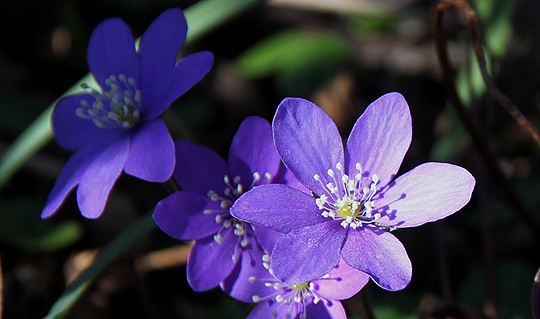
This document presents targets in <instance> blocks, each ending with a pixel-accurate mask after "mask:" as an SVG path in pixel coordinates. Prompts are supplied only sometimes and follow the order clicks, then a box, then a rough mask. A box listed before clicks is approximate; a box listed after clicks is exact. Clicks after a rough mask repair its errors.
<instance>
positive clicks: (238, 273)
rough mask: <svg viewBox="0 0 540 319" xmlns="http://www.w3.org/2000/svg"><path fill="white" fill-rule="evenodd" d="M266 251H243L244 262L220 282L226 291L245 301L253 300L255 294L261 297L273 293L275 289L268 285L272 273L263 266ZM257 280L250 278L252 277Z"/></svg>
mask: <svg viewBox="0 0 540 319" xmlns="http://www.w3.org/2000/svg"><path fill="white" fill-rule="evenodd" d="M264 254H265V252H264V251H263V250H262V249H260V247H259V249H250V250H244V251H242V262H241V265H239V266H240V267H235V269H234V271H233V272H232V273H231V274H230V275H229V276H228V277H227V278H226V279H225V280H224V281H223V282H222V283H221V284H220V286H221V288H222V289H223V291H224V292H226V293H227V294H229V295H230V296H231V297H233V298H235V299H237V300H240V301H243V302H250V303H251V302H253V299H252V298H253V296H254V295H258V296H261V297H264V296H269V295H272V294H273V293H274V292H275V290H274V289H273V288H272V287H266V286H265V283H266V282H267V280H265V279H267V278H272V275H270V273H269V272H268V270H267V269H266V268H264V266H263V260H262V257H263V255H264ZM252 277H253V278H255V280H250V278H252Z"/></svg>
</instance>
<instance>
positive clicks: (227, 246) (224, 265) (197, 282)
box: [187, 230, 237, 292]
mask: <svg viewBox="0 0 540 319" xmlns="http://www.w3.org/2000/svg"><path fill="white" fill-rule="evenodd" d="M222 236H223V242H222V243H221V244H218V243H217V242H216V241H215V240H214V238H213V237H212V236H210V237H206V238H203V239H200V240H197V241H195V244H194V245H193V247H192V248H191V252H190V253H189V257H188V262H187V278H188V282H189V285H190V286H191V288H193V290H195V291H197V292H201V291H206V290H209V289H212V288H214V287H216V286H217V285H218V284H219V283H220V282H221V281H223V280H224V279H225V278H227V276H229V274H230V273H231V271H232V270H233V268H234V266H235V263H234V262H233V260H232V256H233V254H234V247H235V246H236V238H237V236H236V235H234V234H233V232H232V231H229V230H227V231H224V232H222Z"/></svg>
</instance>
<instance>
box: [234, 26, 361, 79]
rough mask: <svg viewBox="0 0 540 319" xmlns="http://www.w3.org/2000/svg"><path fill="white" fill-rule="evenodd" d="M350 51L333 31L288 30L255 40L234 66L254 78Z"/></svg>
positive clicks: (325, 62)
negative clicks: (258, 40)
mask: <svg viewBox="0 0 540 319" xmlns="http://www.w3.org/2000/svg"><path fill="white" fill-rule="evenodd" d="M350 54H351V52H350V48H349V46H348V45H347V43H346V41H345V40H344V39H342V38H341V37H340V36H339V35H337V34H335V33H333V32H329V31H325V32H308V31H302V30H288V31H285V32H282V33H279V34H276V35H273V36H270V37H268V38H266V39H264V40H263V41H261V42H260V43H258V44H256V45H255V46H254V47H252V48H251V49H249V50H248V51H247V52H245V53H244V54H243V55H241V56H240V57H239V58H238V59H237V61H236V66H237V68H238V70H239V71H240V73H241V74H242V75H243V76H245V77H247V78H251V79H257V78H262V77H266V76H269V75H273V74H275V73H277V72H279V71H288V70H298V69H306V68H309V67H311V66H325V65H328V63H329V62H331V61H343V60H346V59H348V58H349V56H350Z"/></svg>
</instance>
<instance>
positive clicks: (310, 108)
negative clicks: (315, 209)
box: [272, 98, 345, 195]
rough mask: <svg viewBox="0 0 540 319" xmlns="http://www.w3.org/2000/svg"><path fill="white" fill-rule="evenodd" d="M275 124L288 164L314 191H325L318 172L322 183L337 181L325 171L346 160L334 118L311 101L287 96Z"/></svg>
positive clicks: (320, 193) (281, 148)
mask: <svg viewBox="0 0 540 319" xmlns="http://www.w3.org/2000/svg"><path fill="white" fill-rule="evenodd" d="M272 128H273V132H274V141H275V144H276V148H277V150H278V153H279V155H280V156H281V159H282V160H283V163H284V164H285V166H287V168H288V169H289V170H291V172H292V173H293V174H294V175H295V176H296V177H297V178H298V180H299V181H300V182H301V183H302V184H304V185H305V186H306V187H307V188H309V189H310V190H312V191H313V192H315V194H317V195H322V194H325V193H326V191H325V189H324V187H323V186H322V185H321V183H320V182H318V181H316V180H315V179H314V176H315V174H318V175H319V176H320V179H321V182H322V184H323V185H326V184H327V183H334V184H335V181H334V180H333V179H332V178H331V177H330V176H328V174H327V173H326V172H327V171H328V169H333V170H336V164H337V163H341V164H342V165H344V164H345V163H344V156H343V141H342V139H341V136H340V135H339V132H338V130H337V127H336V124H334V122H333V121H332V119H331V118H330V117H329V116H328V115H327V114H326V113H325V112H324V111H323V110H322V109H321V108H319V107H318V106H317V105H315V104H313V103H312V102H310V101H307V100H304V99H300V98H286V99H284V100H283V101H282V102H281V104H280V105H279V106H278V109H277V111H276V115H275V116H274V121H273V124H272ZM337 186H338V187H341V184H340V183H338V185H337Z"/></svg>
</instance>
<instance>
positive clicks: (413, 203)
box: [375, 163, 475, 228]
mask: <svg viewBox="0 0 540 319" xmlns="http://www.w3.org/2000/svg"><path fill="white" fill-rule="evenodd" d="M474 185H475V179H474V177H473V176H472V175H471V174H470V173H469V172H468V171H467V170H466V169H464V168H462V167H459V166H456V165H452V164H447V163H424V164H422V165H419V166H417V167H416V168H414V169H412V170H410V171H409V172H407V173H405V174H403V175H401V176H400V177H398V178H397V179H396V180H395V181H394V182H392V183H391V184H390V187H389V188H388V190H386V191H385V192H383V195H382V196H383V198H381V199H379V200H377V201H376V202H375V207H376V209H377V211H379V212H380V213H381V214H382V216H381V218H379V219H378V220H377V222H379V223H381V224H383V225H387V226H392V227H400V228H404V227H415V226H420V225H423V224H425V223H427V222H432V221H436V220H439V219H441V218H444V217H446V216H448V215H451V214H453V213H455V212H456V211H458V210H460V209H461V208H462V207H463V206H465V204H467V203H468V202H469V200H470V198H471V194H472V191H473V188H474Z"/></svg>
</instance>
